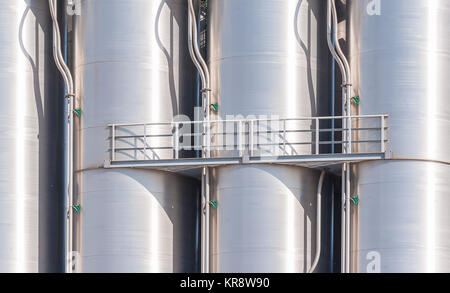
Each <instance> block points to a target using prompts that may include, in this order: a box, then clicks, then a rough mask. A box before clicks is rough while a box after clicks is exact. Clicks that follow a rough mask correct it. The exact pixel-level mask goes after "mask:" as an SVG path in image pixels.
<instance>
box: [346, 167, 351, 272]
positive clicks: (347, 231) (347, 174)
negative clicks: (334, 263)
mask: <svg viewBox="0 0 450 293" xmlns="http://www.w3.org/2000/svg"><path fill="white" fill-rule="evenodd" d="M346 165H347V166H346V172H345V184H346V187H345V189H346V194H345V207H346V212H345V272H346V273H350V224H351V222H350V221H351V219H350V216H351V202H350V164H346Z"/></svg>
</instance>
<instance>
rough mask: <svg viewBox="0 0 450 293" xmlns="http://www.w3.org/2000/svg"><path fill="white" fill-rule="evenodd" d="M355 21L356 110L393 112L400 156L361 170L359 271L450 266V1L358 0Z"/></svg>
mask: <svg viewBox="0 0 450 293" xmlns="http://www.w3.org/2000/svg"><path fill="white" fill-rule="evenodd" d="M349 21H350V23H349V29H350V30H349V35H348V40H349V42H350V44H351V47H350V60H351V63H352V68H353V72H354V76H353V81H354V89H355V93H354V95H355V96H359V97H360V99H361V104H360V106H359V107H358V108H357V111H358V112H359V114H361V115H367V114H374V113H384V114H389V132H390V133H389V137H390V152H391V157H392V159H391V160H388V161H381V162H365V163H361V164H358V165H357V166H356V167H355V168H354V176H355V186H354V188H353V191H352V193H353V194H352V195H358V196H359V197H360V205H359V207H358V208H355V209H354V211H353V221H352V222H353V223H354V224H353V231H352V246H353V247H352V270H353V271H354V272H383V273H389V272H395V273H400V272H449V271H450V237H449V235H450V216H449V213H448V211H447V210H448V206H449V205H450V166H449V163H450V151H449V147H448V146H449V144H450V131H449V130H450V120H449V117H450V103H449V99H448V93H449V92H450V84H449V82H448V81H447V80H446V79H447V78H448V73H449V72H450V39H449V38H448V36H450V2H449V1H444V0H434V1H430V0H395V1H392V0H382V1H365V0H352V1H350V7H349ZM355 110H356V108H355ZM365 126H374V125H363V127H365ZM376 127H379V125H378V126H376Z"/></svg>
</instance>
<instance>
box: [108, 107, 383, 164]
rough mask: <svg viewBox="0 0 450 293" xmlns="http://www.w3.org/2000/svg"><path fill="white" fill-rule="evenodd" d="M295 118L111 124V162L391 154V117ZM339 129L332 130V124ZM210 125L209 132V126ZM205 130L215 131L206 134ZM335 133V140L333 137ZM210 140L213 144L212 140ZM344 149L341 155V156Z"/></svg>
mask: <svg viewBox="0 0 450 293" xmlns="http://www.w3.org/2000/svg"><path fill="white" fill-rule="evenodd" d="M348 119H349V117H310V118H291V119H278V118H276V119H273V118H268V119H265V118H264V119H236V120H215V121H209V122H205V121H194V122H192V121H173V122H167V123H138V124H111V125H109V128H110V137H109V140H110V146H111V147H110V149H109V152H110V159H111V161H143V160H168V159H175V160H176V159H179V158H196V157H195V152H193V151H195V150H201V151H202V153H203V154H206V153H207V152H208V151H209V152H210V153H211V154H212V155H211V156H212V157H242V156H249V157H265V156H270V157H274V156H302V155H305V156H311V155H330V154H332V153H331V145H334V146H335V149H336V150H337V153H345V150H346V149H347V146H348V144H351V145H352V150H353V151H352V153H353V154H369V153H385V152H386V149H387V143H388V139H387V137H388V135H387V134H388V126H387V120H388V115H371V116H352V117H351V120H352V123H351V125H352V128H351V133H352V139H351V140H350V141H348V139H346V138H347V135H346V134H347V132H348V131H349V130H350V129H348V128H345V127H342V125H346V124H345V121H348ZM333 120H334V121H335V123H334V124H335V125H337V128H331V125H332V123H331V121H333ZM204 126H206V127H204ZM204 129H209V130H210V131H209V132H208V133H205V131H204ZM332 133H334V134H335V137H331V135H332ZM208 136H209V139H208ZM339 150H341V151H339Z"/></svg>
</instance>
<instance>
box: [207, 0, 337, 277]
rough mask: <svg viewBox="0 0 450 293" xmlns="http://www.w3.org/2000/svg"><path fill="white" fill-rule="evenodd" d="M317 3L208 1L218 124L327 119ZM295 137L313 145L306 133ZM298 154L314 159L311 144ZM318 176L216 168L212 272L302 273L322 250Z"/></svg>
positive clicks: (321, 9)
mask: <svg viewBox="0 0 450 293" xmlns="http://www.w3.org/2000/svg"><path fill="white" fill-rule="evenodd" d="M319 2H320V1H297V0H246V1H242V0H211V1H209V39H208V46H209V55H208V59H209V66H210V70H211V78H212V89H213V92H212V100H213V102H214V103H217V104H218V108H219V111H218V113H217V115H215V116H216V117H214V118H212V119H216V118H217V119H218V118H221V119H225V118H226V116H227V115H241V118H242V117H244V118H245V117H248V116H251V117H253V118H262V119H264V118H271V116H272V115H274V116H275V115H276V116H277V117H278V118H298V117H312V116H316V115H321V114H322V115H329V112H327V107H326V106H325V105H326V102H327V101H328V97H329V95H328V94H329V93H330V91H329V72H330V70H329V67H328V64H329V63H328V62H329V58H328V51H327V44H326V27H325V12H326V7H325V6H324V5H321V4H320V3H319ZM319 100H321V101H324V102H323V103H322V105H324V107H323V108H321V109H319V107H318V101H319ZM294 136H296V137H294ZM294 138H297V139H300V140H302V139H303V141H305V142H308V141H309V142H310V141H311V136H310V135H305V134H303V135H293V136H292V137H291V139H294ZM291 141H292V140H291ZM296 150H297V151H301V152H302V153H304V154H305V153H308V152H309V153H310V152H311V146H308V147H306V148H296ZM222 154H223V155H226V153H221V152H216V153H215V155H222ZM318 180H319V173H318V172H317V171H315V170H310V169H306V168H298V167H289V166H276V165H267V166H261V165H259V166H250V165H249V166H237V167H221V168H216V169H215V170H213V172H212V179H211V186H212V194H211V198H212V200H217V202H218V206H217V209H214V208H211V226H210V227H211V245H210V247H211V251H210V262H211V264H210V265H211V270H212V272H220V273H240V272H244V273H256V272H271V273H281V272H289V273H294V272H306V271H307V270H308V269H309V268H310V266H311V263H312V260H313V258H314V253H315V247H316V243H315V223H316V212H315V211H316V198H315V195H316V188H317V183H318ZM324 197H325V196H324ZM324 210H326V211H324V212H323V214H324V215H326V214H327V213H329V211H328V210H327V208H325V207H324ZM323 222H325V223H328V221H323ZM328 232H329V227H324V230H323V236H322V239H323V243H322V251H323V254H322V258H321V263H320V265H319V267H318V269H317V271H327V270H328V267H329V265H328V256H327V254H328V253H329V251H328V249H327V248H328V247H329V242H328V241H329V238H328V237H327V234H328Z"/></svg>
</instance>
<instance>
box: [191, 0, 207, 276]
mask: <svg viewBox="0 0 450 293" xmlns="http://www.w3.org/2000/svg"><path fill="white" fill-rule="evenodd" d="M188 10H189V11H188V26H189V29H188V31H189V44H188V46H189V53H190V54H191V58H192V61H193V62H194V64H195V66H196V67H197V70H198V71H199V73H200V76H201V79H202V95H203V96H204V99H203V110H204V114H205V117H204V119H205V120H206V122H209V120H210V109H209V104H210V90H211V89H210V73H209V69H208V65H207V64H206V62H205V60H204V59H203V57H202V55H201V53H200V49H199V46H198V38H197V34H198V32H197V21H196V17H195V10H194V5H193V2H192V0H188ZM209 129H210V127H209V123H206V124H204V133H205V134H206V135H205V137H204V140H203V146H206V149H205V150H204V153H203V155H204V156H206V157H207V158H208V157H210V151H209V147H208V146H209V142H210V131H209ZM202 201H203V202H202V235H203V236H202V273H208V272H209V214H210V213H209V212H210V211H209V202H210V192H209V168H207V167H204V168H203V172H202ZM203 208H204V212H203Z"/></svg>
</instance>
